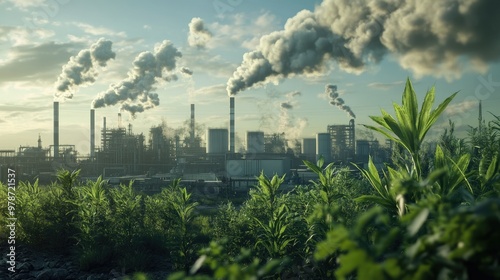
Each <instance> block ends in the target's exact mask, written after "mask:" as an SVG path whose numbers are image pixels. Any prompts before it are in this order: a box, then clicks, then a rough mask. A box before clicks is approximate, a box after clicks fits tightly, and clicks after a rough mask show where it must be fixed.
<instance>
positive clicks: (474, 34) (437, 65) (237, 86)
mask: <svg viewBox="0 0 500 280" xmlns="http://www.w3.org/2000/svg"><path fill="white" fill-rule="evenodd" d="M493 14H500V1H492V0H463V1H456V0H441V1H430V0H425V1H420V0H408V1H394V0H373V1H351V0H324V1H323V2H322V3H321V5H320V6H318V7H317V8H316V9H315V10H314V12H311V11H307V10H303V11H301V12H299V13H297V14H296V15H295V16H294V17H292V18H290V19H288V21H287V22H286V24H285V26H284V29H283V30H281V31H276V32H273V33H270V34H268V35H265V36H263V37H262V38H261V39H260V43H259V46H258V47H257V49H256V50H254V51H251V52H248V53H245V54H244V55H243V62H242V63H241V65H240V66H239V67H238V68H237V69H236V71H235V72H234V73H233V76H232V77H231V78H230V79H229V80H228V82H227V88H226V90H227V93H228V94H229V95H234V94H237V93H238V92H240V91H242V90H245V89H247V88H249V87H253V86H259V85H262V84H266V83H269V82H277V81H279V79H282V78H286V77H289V76H293V75H300V74H313V75H314V74H320V73H324V71H325V70H326V68H327V65H326V64H327V62H329V61H332V60H333V61H335V62H336V63H337V64H338V66H339V67H340V68H341V69H343V70H345V71H348V72H361V71H363V70H364V67H365V64H366V63H369V62H375V63H377V62H379V61H381V60H382V59H383V57H384V55H385V54H387V53H392V54H394V55H395V57H396V58H397V59H398V60H399V63H400V65H401V66H402V67H403V68H405V69H409V70H411V71H413V72H414V73H415V74H416V75H436V76H446V77H447V78H449V77H458V76H460V74H461V71H464V69H465V70H470V69H467V67H466V66H468V65H473V66H472V67H476V69H480V70H484V68H485V67H486V64H487V63H488V62H491V61H496V60H498V59H499V58H500V36H499V30H498V28H497V26H500V17H491V15H493ZM464 58H469V59H470V62H472V63H468V62H467V61H464Z"/></svg>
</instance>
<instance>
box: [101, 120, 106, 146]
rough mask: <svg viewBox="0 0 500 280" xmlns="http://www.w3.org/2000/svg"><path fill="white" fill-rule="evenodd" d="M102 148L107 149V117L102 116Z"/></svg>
mask: <svg viewBox="0 0 500 280" xmlns="http://www.w3.org/2000/svg"><path fill="white" fill-rule="evenodd" d="M102 149H103V150H104V149H106V117H103V118H102Z"/></svg>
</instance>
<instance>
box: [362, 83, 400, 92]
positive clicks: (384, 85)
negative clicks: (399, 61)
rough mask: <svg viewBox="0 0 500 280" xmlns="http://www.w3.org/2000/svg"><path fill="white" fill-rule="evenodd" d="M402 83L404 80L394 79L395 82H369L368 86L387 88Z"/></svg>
mask: <svg viewBox="0 0 500 280" xmlns="http://www.w3.org/2000/svg"><path fill="white" fill-rule="evenodd" d="M403 84H404V81H396V82H391V83H378V82H375V83H369V84H368V87H370V88H374V89H382V90H388V89H391V88H394V87H399V86H401V85H403Z"/></svg>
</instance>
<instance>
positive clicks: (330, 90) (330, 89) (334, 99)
mask: <svg viewBox="0 0 500 280" xmlns="http://www.w3.org/2000/svg"><path fill="white" fill-rule="evenodd" d="M325 94H326V95H327V96H328V97H329V98H330V104H332V105H335V106H337V107H338V108H339V109H340V110H342V111H344V112H346V113H347V114H348V115H349V117H351V118H353V119H355V118H356V115H355V114H354V112H353V111H352V110H351V107H349V106H347V105H345V102H344V99H342V98H340V97H339V93H338V92H337V86H336V85H326V86H325Z"/></svg>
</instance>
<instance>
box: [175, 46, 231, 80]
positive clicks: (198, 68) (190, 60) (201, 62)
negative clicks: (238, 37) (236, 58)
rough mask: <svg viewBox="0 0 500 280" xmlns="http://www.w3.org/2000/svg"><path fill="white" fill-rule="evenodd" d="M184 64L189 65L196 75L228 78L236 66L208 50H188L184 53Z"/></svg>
mask: <svg viewBox="0 0 500 280" xmlns="http://www.w3.org/2000/svg"><path fill="white" fill-rule="evenodd" d="M182 61H183V64H185V65H188V66H189V69H191V70H192V71H193V72H194V73H196V75H203V74H204V75H210V76H215V77H219V78H227V76H229V75H231V73H232V72H233V70H234V68H235V67H236V64H233V63H231V62H229V61H227V60H226V59H225V58H223V57H222V56H220V55H214V54H211V53H209V52H207V51H206V50H201V51H200V50H193V49H186V50H185V51H183V53H182Z"/></svg>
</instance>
